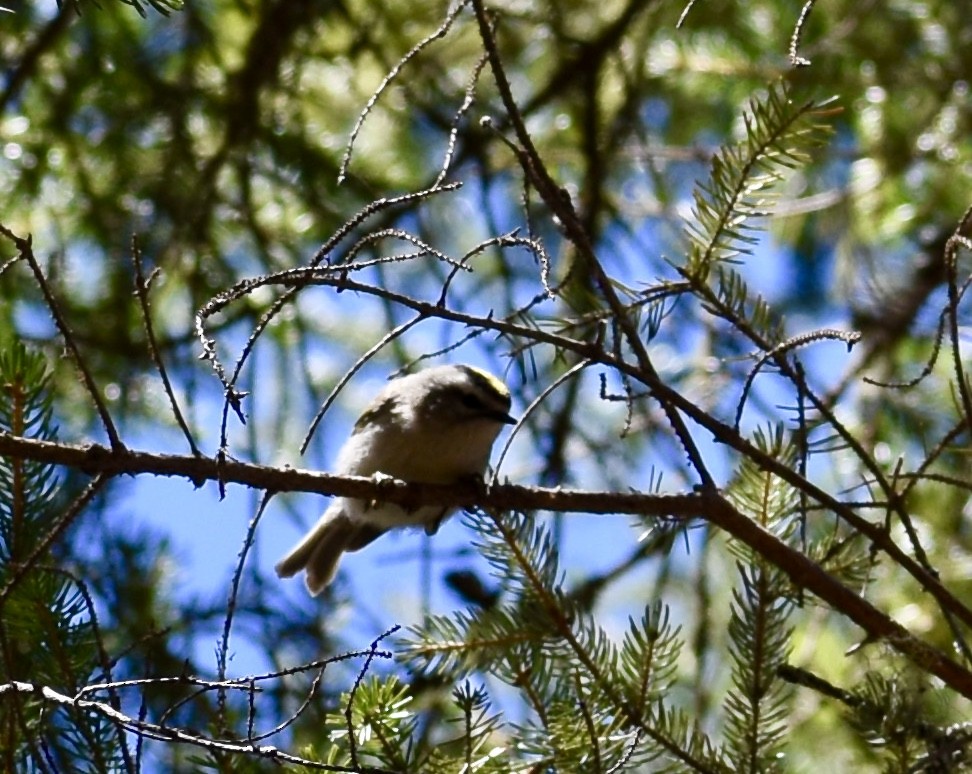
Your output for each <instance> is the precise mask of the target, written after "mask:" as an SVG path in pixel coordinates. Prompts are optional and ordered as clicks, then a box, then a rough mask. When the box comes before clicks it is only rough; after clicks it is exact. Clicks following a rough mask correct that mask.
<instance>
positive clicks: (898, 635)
mask: <svg viewBox="0 0 972 774" xmlns="http://www.w3.org/2000/svg"><path fill="white" fill-rule="evenodd" d="M0 455H3V456H10V457H15V458H18V459H31V460H35V461H38V462H45V463H49V464H54V465H65V466H67V467H72V468H76V469H78V470H81V471H84V472H86V473H91V474H95V473H98V474H101V475H106V476H118V475H146V474H149V475H156V476H173V477H180V478H185V479H188V480H190V481H192V482H193V483H194V484H195V485H196V486H197V487H198V486H202V485H203V484H204V483H205V482H206V481H216V482H218V483H219V484H220V485H221V486H222V485H224V484H227V483H236V484H241V485H244V486H249V487H253V488H256V489H264V490H268V491H288V492H313V493H318V494H331V495H338V496H343V497H358V498H362V499H378V500H384V501H388V502H394V503H398V504H400V505H403V506H405V507H417V506H419V505H433V504H434V505H453V506H457V507H465V508H472V507H482V508H487V509H494V510H501V511H508V510H515V511H534V510H545V511H559V512H581V513H594V514H630V515H639V516H648V517H658V518H670V519H680V520H686V521H688V520H689V519H693V518H700V519H704V520H705V521H707V522H709V523H710V524H713V525H715V526H717V527H719V528H721V529H723V530H725V531H726V532H728V533H729V534H730V535H732V536H733V537H734V538H736V539H737V540H740V541H741V542H743V543H745V544H746V545H747V546H749V547H750V548H752V549H753V550H754V551H756V552H758V553H759V554H760V555H761V556H763V557H764V558H766V559H767V560H768V561H770V562H772V563H773V564H774V565H775V566H776V567H779V568H780V569H781V570H782V571H783V572H785V573H786V574H787V576H788V577H789V578H790V579H791V580H792V581H793V583H794V584H796V585H797V586H799V587H800V588H803V589H806V590H807V591H809V592H810V593H812V594H814V595H815V596H817V597H819V598H820V599H821V600H823V601H824V602H826V603H827V604H828V605H830V606H831V607H832V608H833V609H835V610H837V611H839V612H840V613H842V614H843V615H845V616H847V618H849V619H850V620H851V621H853V622H854V623H855V624H857V625H858V626H860V627H861V629H863V630H864V632H865V633H866V635H867V637H868V639H874V640H883V641H884V642H886V643H887V644H888V645H890V646H891V647H892V648H894V649H895V650H897V651H898V652H899V653H901V654H902V655H903V656H905V657H906V658H908V659H910V660H911V661H913V662H914V663H915V664H917V665H918V666H919V667H920V668H922V669H924V670H927V671H928V672H931V673H932V674H934V675H936V676H937V677H939V678H940V679H941V680H942V681H943V682H944V683H946V684H947V685H948V686H950V687H951V688H952V689H953V690H955V691H957V692H958V693H960V694H962V695H963V696H965V697H966V698H968V699H972V672H970V671H969V670H967V669H966V668H965V667H963V666H962V665H960V664H959V663H958V662H956V661H954V660H953V659H951V658H950V657H949V656H948V655H946V654H945V653H943V652H942V651H940V650H938V649H937V648H935V647H933V646H932V645H929V644H928V643H926V642H924V641H922V640H920V639H918V638H917V637H915V636H913V635H912V634H911V633H910V632H909V631H908V630H907V629H905V628H904V627H903V626H902V625H901V624H899V623H898V622H897V621H895V620H894V619H892V618H891V617H890V616H888V615H886V614H885V613H884V612H882V611H881V610H879V609H878V608H876V607H875V606H874V605H872V604H871V603H870V602H868V601H867V600H866V599H864V598H863V597H861V596H860V595H859V594H858V593H856V592H855V591H853V590H852V589H850V588H848V587H847V586H845V585H844V584H843V583H841V582H840V581H839V580H837V579H836V578H835V577H833V576H832V575H830V573H828V572H827V571H826V570H825V569H824V568H823V567H821V566H820V565H819V564H817V563H816V562H814V561H812V560H811V559H809V558H807V557H806V556H804V555H803V554H801V553H800V552H799V551H797V550H795V549H793V548H791V547H790V546H788V545H787V544H786V543H784V542H782V541H781V540H779V538H777V537H776V536H775V535H773V534H771V533H770V532H768V531H767V530H765V529H763V527H761V526H760V525H759V524H757V523H755V522H754V521H752V520H751V519H749V518H747V517H746V516H745V515H744V514H742V513H740V512H739V511H738V510H737V509H736V508H735V507H733V505H732V504H731V503H730V502H729V501H728V500H726V499H725V497H723V496H722V494H721V493H720V492H718V491H717V490H714V489H711V488H708V487H706V488H700V489H699V490H698V491H696V492H693V493H690V494H643V493H638V492H593V491H581V490H569V489H559V488H557V489H549V488H543V487H525V486H515V485H512V484H503V485H499V486H490V487H486V486H476V485H472V484H464V485H455V486H437V485H431V484H408V483H405V482H401V481H394V480H386V479H382V480H378V481H376V480H373V479H370V478H362V477H359V476H336V475H332V474H329V473H318V472H315V471H309V470H298V469H294V468H274V467H270V466H267V465H257V464H254V463H247V462H237V461H232V460H225V459H224V460H218V459H210V458H206V457H194V456H190V455H175V454H156V453H152V452H145V451H136V450H132V449H128V448H125V447H121V448H116V449H110V448H108V447H105V446H100V445H97V444H88V445H83V446H82V445H75V444H65V443H54V442H50V441H39V440H34V439H29V438H20V437H16V436H12V435H9V434H0Z"/></svg>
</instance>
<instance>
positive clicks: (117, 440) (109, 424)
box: [0, 224, 124, 449]
mask: <svg viewBox="0 0 972 774" xmlns="http://www.w3.org/2000/svg"><path fill="white" fill-rule="evenodd" d="M0 234H2V235H3V236H5V237H7V239H9V240H10V241H11V242H13V243H14V245H15V246H16V248H17V250H18V251H19V252H20V255H21V256H22V258H23V259H24V260H25V261H27V265H28V266H30V270H31V271H32V272H33V274H34V279H35V280H37V286H38V287H39V288H40V290H41V293H43V294H44V302H45V303H46V304H47V308H48V310H49V311H50V313H51V317H53V318H54V324H55V325H56V326H57V329H58V331H59V332H60V334H61V338H62V339H63V340H64V346H65V347H67V350H68V352H70V353H71V358H72V359H73V360H74V365H75V366H76V367H77V369H78V371H80V372H81V380H82V381H83V382H84V386H85V388H86V389H87V391H88V394H89V395H90V396H91V400H92V401H93V402H94V404H95V409H97V411H98V416H99V417H100V418H101V424H102V425H103V426H104V428H105V433H106V434H107V435H108V442H109V443H110V444H111V448H113V449H123V448H124V444H123V443H122V441H121V437H120V436H119V435H118V430H117V429H116V428H115V422H114V420H112V418H111V414H109V413H108V408H107V406H105V402H104V400H102V398H101V393H100V391H99V390H98V386H97V385H96V384H95V381H94V377H93V376H92V375H91V372H90V371H89V370H88V366H87V363H85V360H84V358H83V357H81V351H80V350H79V349H78V345H77V343H76V342H75V341H74V334H72V333H71V329H70V327H69V326H68V324H67V320H66V319H65V317H64V315H63V314H62V312H61V306H60V304H59V303H58V301H57V298H56V297H55V296H54V292H53V291H52V290H51V287H50V285H49V284H48V283H47V279H46V277H44V272H43V271H41V267H40V264H39V263H38V262H37V258H36V257H35V256H34V248H33V238H32V237H29V236H28V237H27V238H26V239H24V238H23V237H19V236H17V235H16V234H14V233H13V232H12V231H11V230H10V229H8V228H7V227H6V226H4V225H2V224H0Z"/></svg>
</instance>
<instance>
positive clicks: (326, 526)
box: [274, 508, 384, 596]
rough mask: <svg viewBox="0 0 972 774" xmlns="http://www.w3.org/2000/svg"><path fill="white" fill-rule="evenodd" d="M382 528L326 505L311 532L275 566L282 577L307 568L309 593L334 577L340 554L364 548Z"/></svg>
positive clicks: (322, 586)
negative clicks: (351, 517)
mask: <svg viewBox="0 0 972 774" xmlns="http://www.w3.org/2000/svg"><path fill="white" fill-rule="evenodd" d="M382 532H384V530H382V529H379V528H377V527H373V526H370V525H367V524H360V523H355V522H353V521H351V520H350V519H349V518H348V517H347V516H346V515H345V514H344V511H343V510H340V509H335V508H328V509H327V510H326V511H325V512H324V515H323V516H321V518H320V519H319V520H318V522H317V524H315V525H314V526H313V528H312V529H311V530H310V532H308V533H307V535H306V536H305V537H304V539H303V540H301V541H300V542H299V543H298V544H297V545H296V546H295V547H294V548H293V550H292V551H291V552H290V553H289V554H287V555H286V556H285V557H284V558H283V559H281V560H280V561H279V562H277V565H276V566H275V567H274V570H276V572H277V575H278V576H279V577H281V578H290V577H291V576H293V575H296V574H297V573H299V572H300V571H301V570H305V569H306V570H307V575H306V576H305V578H304V583H305V584H306V586H307V590H308V591H309V592H310V593H311V595H312V596H317V595H318V594H320V593H321V592H322V591H323V590H324V589H325V587H326V586H327V585H328V584H329V583H330V582H331V581H332V580H333V578H334V574H335V573H336V572H337V567H338V562H340V561H341V554H343V553H344V552H345V551H357V550H358V549H359V548H363V547H364V546H366V545H367V544H368V543H370V542H371V541H372V540H374V539H375V538H376V537H378V536H379V535H380V534H381V533H382Z"/></svg>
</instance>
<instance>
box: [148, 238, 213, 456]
mask: <svg viewBox="0 0 972 774" xmlns="http://www.w3.org/2000/svg"><path fill="white" fill-rule="evenodd" d="M132 263H133V264H134V265H135V295H136V296H137V297H138V303H139V306H140V307H141V309H142V321H143V322H144V323H145V338H146V341H147V342H148V349H149V354H150V355H151V356H152V362H153V363H155V369H156V370H157V371H158V372H159V377H160V378H161V379H162V387H163V389H164V390H165V394H166V395H167V396H168V398H169V405H170V406H172V414H173V415H174V416H175V420H176V422H177V423H178V425H179V428H180V429H181V430H182V434H183V435H184V436H185V438H186V442H187V443H188V444H189V450H190V451H191V452H192V453H193V454H199V449H198V447H197V446H196V441H195V440H194V439H193V437H192V433H191V432H190V431H189V425H188V424H187V423H186V420H185V417H183V415H182V410H181V409H180V408H179V401H178V400H176V396H175V392H174V391H173V389H172V382H171V381H170V380H169V372H168V371H167V370H166V368H165V362H164V361H163V360H162V353H161V352H160V351H159V344H158V342H157V341H156V339H155V329H154V328H153V326H152V310H151V307H150V306H149V297H148V292H149V281H151V278H149V280H148V281H146V279H145V273H144V271H143V269H142V250H141V248H140V247H139V245H138V238H137V237H135V236H133V237H132Z"/></svg>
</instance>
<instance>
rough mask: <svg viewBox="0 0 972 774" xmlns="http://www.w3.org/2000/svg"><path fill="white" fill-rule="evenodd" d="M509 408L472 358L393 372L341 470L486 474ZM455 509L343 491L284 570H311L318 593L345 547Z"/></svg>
mask: <svg viewBox="0 0 972 774" xmlns="http://www.w3.org/2000/svg"><path fill="white" fill-rule="evenodd" d="M509 411H510V391H509V390H508V389H507V388H506V385H504V384H503V382H501V381H500V380H499V379H497V378H496V377H495V376H492V375H491V374H488V373H486V372H485V371H481V370H480V369H478V368H473V367H472V366H467V365H445V366H436V367H434V368H427V369H425V370H424V371H419V372H418V373H416V374H409V375H408V376H402V377H400V378H398V379H393V380H392V381H391V382H389V383H388V385H387V386H386V387H385V388H384V389H383V390H382V391H381V392H380V393H378V395H377V397H376V398H375V399H374V400H373V401H372V402H371V405H369V406H368V408H367V409H365V412H364V413H363V414H362V415H361V417H360V418H359V419H358V421H357V422H356V423H355V425H354V432H352V434H351V437H350V438H349V439H348V440H347V441H346V442H345V444H344V446H343V447H341V451H340V453H339V454H338V458H337V463H336V465H335V472H336V473H339V474H342V475H350V476H372V475H375V474H383V475H386V476H391V477H393V478H397V479H401V480H403V481H411V482H416V483H423V484H454V483H458V482H459V481H462V480H464V479H468V478H471V477H475V476H481V475H482V474H483V471H485V470H486V464H487V463H488V462H489V454H490V451H491V450H492V447H493V442H494V441H495V440H496V436H497V435H499V432H500V430H501V429H502V428H503V425H509V424H516V420H515V419H513V417H511V416H510V414H509ZM452 510H453V509H451V508H443V507H441V506H437V505H427V506H422V507H420V508H417V509H415V510H411V511H409V510H406V509H404V508H402V507H401V506H399V505H394V504H392V503H381V502H373V501H371V502H369V501H365V500H356V499H352V498H348V497H338V498H336V499H335V500H334V502H332V503H331V505H330V506H329V507H328V509H327V510H326V511H324V515H323V516H321V518H320V519H319V520H318V522H317V524H315V525H314V526H313V527H312V528H311V530H310V532H308V533H307V535H306V536H305V537H304V539H303V540H301V541H300V543H298V544H297V545H296V546H295V547H294V549H293V550H292V551H291V552H290V553H289V554H287V555H286V556H285V557H284V558H283V559H281V560H280V562H279V563H278V564H277V566H276V568H275V569H276V571H277V575H278V576H280V577H281V578H289V577H291V576H293V575H296V574H297V573H298V572H300V571H301V570H306V571H307V576H306V577H305V579H304V580H305V583H306V584H307V590H308V591H309V592H310V593H311V595H313V596H316V595H317V594H320V593H321V591H323V590H324V588H325V587H326V586H327V584H328V583H330V582H331V579H332V578H333V577H334V573H335V572H336V570H337V565H338V562H339V561H340V559H341V554H343V553H344V552H345V551H357V550H358V549H361V548H364V547H365V546H366V545H368V544H369V543H370V542H371V541H373V540H374V539H375V538H377V537H378V536H380V535H381V534H382V533H384V532H387V531H388V530H389V529H392V528H394V527H409V526H411V527H424V528H425V531H426V533H428V534H430V535H432V534H434V533H435V532H436V531H437V530H438V529H439V525H440V524H442V522H443V520H445V519H446V518H447V517H448V516H449V515H450V514H451V512H452Z"/></svg>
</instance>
